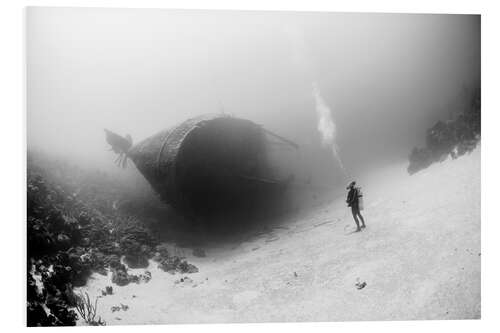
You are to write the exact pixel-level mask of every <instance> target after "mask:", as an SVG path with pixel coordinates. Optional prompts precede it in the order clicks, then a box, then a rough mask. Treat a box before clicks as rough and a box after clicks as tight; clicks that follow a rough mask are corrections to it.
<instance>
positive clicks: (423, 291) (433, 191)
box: [79, 148, 481, 325]
mask: <svg viewBox="0 0 500 333" xmlns="http://www.w3.org/2000/svg"><path fill="white" fill-rule="evenodd" d="M480 160H481V151H480V148H477V149H476V150H475V151H474V152H473V153H471V154H470V155H466V156H463V157H460V158H458V159H457V160H446V161H444V162H442V163H437V164H434V165H432V166H431V167H429V168H428V169H425V170H423V171H421V172H418V173H416V174H415V175H413V176H409V175H408V174H407V172H406V164H400V165H394V166H391V167H387V168H384V169H381V170H380V171H379V172H376V173H374V174H372V175H371V176H370V178H369V179H364V180H363V179H362V180H360V182H359V183H360V185H361V186H362V187H363V193H364V195H365V201H364V204H365V210H364V211H363V215H364V216H365V219H366V222H367V229H366V230H364V231H363V232H360V233H354V232H353V230H354V223H353V221H352V217H351V215H350V211H349V210H348V209H347V208H346V206H345V202H344V199H343V198H342V199H339V200H337V201H335V202H332V203H331V204H327V205H323V206H320V207H317V208H316V209H314V210H312V211H309V212H307V213H303V214H301V215H300V214H299V215H298V216H297V217H296V218H294V219H293V220H292V221H289V223H287V224H285V225H283V227H282V228H277V229H275V230H273V231H271V232H270V233H267V234H263V235H261V236H260V237H256V238H254V239H251V240H249V241H247V242H244V243H241V244H239V245H238V246H235V247H231V248H229V249H228V248H221V249H212V250H209V251H207V256H206V257H204V258H198V257H193V256H192V255H191V252H190V251H188V250H186V251H185V254H186V257H187V259H188V261H189V262H190V263H193V264H195V265H196V266H197V267H198V268H199V273H194V274H189V275H181V274H176V275H171V274H169V273H166V272H163V271H161V270H159V269H158V268H157V267H156V266H157V264H156V263H154V262H151V263H150V265H149V268H148V270H149V271H150V272H151V273H152V279H151V281H150V282H149V283H143V284H129V285H127V286H124V287H119V286H116V285H112V284H111V281H110V279H111V274H109V275H108V276H101V275H98V274H94V275H93V276H92V278H91V279H90V280H89V282H88V284H87V286H86V287H84V288H79V291H84V292H88V293H89V295H90V297H91V298H94V297H97V296H99V295H101V290H102V289H104V288H105V286H107V285H112V286H113V289H114V294H113V295H108V296H104V297H101V298H99V301H98V314H99V315H100V316H101V317H102V319H104V320H105V321H106V323H107V324H108V325H123V324H171V323H227V322H286V321H346V320H418V319H473V318H480V316H481V307H480V304H481V285H480V280H481V253H480V251H481V233H480V230H481V209H480V205H481V202H480V200H481V188H480V184H481V179H480V178H481V171H480ZM130 271H131V272H132V273H134V274H137V273H141V272H143V271H144V270H142V269H140V270H130ZM185 276H189V279H187V280H185V281H183V282H180V281H179V280H180V279H181V278H183V277H185ZM363 282H366V286H365V287H364V288H362V289H358V288H357V287H356V283H363ZM120 304H124V305H127V306H128V309H127V310H126V311H124V310H119V311H115V312H112V310H111V307H113V306H120Z"/></svg>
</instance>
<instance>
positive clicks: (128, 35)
mask: <svg viewBox="0 0 500 333" xmlns="http://www.w3.org/2000/svg"><path fill="white" fill-rule="evenodd" d="M26 24H27V29H26V35H27V42H26V43H27V45H26V49H27V136H28V149H38V150H43V151H47V152H50V153H52V154H56V155H58V156H63V157H65V158H67V159H68V160H70V161H73V162H75V163H78V164H79V165H83V166H87V167H92V168H99V169H104V170H108V171H116V172H121V171H119V169H118V168H117V167H116V166H115V165H113V160H114V159H115V156H114V154H112V153H111V152H109V151H108V146H107V144H106V142H105V140H104V131H103V129H104V128H108V129H110V130H113V131H115V132H117V133H119V134H121V135H123V136H124V135H125V134H130V135H131V137H132V139H133V141H134V143H136V142H138V141H140V140H142V139H145V138H147V137H149V136H151V135H153V134H155V133H157V132H158V131H160V130H163V129H165V128H169V127H172V126H174V125H176V124H178V123H180V122H182V121H184V120H186V119H188V118H190V117H194V116H198V115H200V114H206V113H220V112H223V113H226V114H230V115H233V116H235V117H239V118H244V119H249V120H252V121H253V122H255V123H258V124H262V125H263V126H264V127H265V128H267V129H269V130H271V131H273V132H275V133H278V134H279V135H282V136H284V137H286V138H289V139H291V140H293V141H294V142H296V143H297V144H299V146H300V149H299V152H298V153H297V155H296V160H297V161H296V162H297V164H298V165H299V166H300V168H302V171H303V174H304V175H307V174H310V175H311V176H312V179H313V182H316V183H318V184H319V183H321V184H339V183H340V184H342V185H344V184H345V183H346V181H347V179H349V178H353V177H354V178H356V177H358V176H360V175H362V174H363V173H365V172H367V171H370V170H372V169H373V168H375V167H377V166H380V165H384V164H390V163H392V162H394V161H401V160H404V159H407V157H408V154H409V152H410V151H411V148H412V147H414V146H415V145H418V144H421V143H422V142H423V140H424V133H425V130H426V129H427V128H428V127H430V126H431V125H432V124H433V123H435V122H436V121H437V120H439V119H447V118H448V117H449V115H450V113H451V112H453V109H454V108H455V107H456V106H455V105H454V104H453V103H454V101H456V98H457V96H459V95H460V93H461V91H462V90H463V89H464V87H469V86H472V85H474V84H477V82H478V81H479V80H480V16H478V15H431V14H356V13H313V12H302V13H301V12H252V11H192V10H191V11H187V10H157V9H155V10H150V9H102V8H78V9H76V8H38V7H31V8H28V9H27V15H26Z"/></svg>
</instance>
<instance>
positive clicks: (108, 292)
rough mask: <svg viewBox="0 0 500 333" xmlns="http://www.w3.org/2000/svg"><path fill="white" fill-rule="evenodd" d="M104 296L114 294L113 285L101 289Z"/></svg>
mask: <svg viewBox="0 0 500 333" xmlns="http://www.w3.org/2000/svg"><path fill="white" fill-rule="evenodd" d="M101 293H102V296H106V295H113V287H111V286H106V288H105V289H104V290H101Z"/></svg>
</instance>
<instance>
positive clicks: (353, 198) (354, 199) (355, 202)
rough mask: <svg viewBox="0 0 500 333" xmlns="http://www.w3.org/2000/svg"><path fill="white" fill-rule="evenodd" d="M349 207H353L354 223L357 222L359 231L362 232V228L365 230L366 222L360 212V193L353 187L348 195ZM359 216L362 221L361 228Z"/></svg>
mask: <svg viewBox="0 0 500 333" xmlns="http://www.w3.org/2000/svg"><path fill="white" fill-rule="evenodd" d="M347 205H348V206H349V207H351V211H352V216H353V217H354V222H356V226H357V227H358V228H357V231H360V230H361V228H365V227H366V226H365V220H364V219H363V216H362V215H361V212H360V210H359V191H358V189H357V188H355V187H351V189H350V190H349V193H347ZM358 216H359V218H360V219H361V223H362V225H361V228H360V227H359V220H358Z"/></svg>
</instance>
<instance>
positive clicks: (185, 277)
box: [174, 276, 193, 284]
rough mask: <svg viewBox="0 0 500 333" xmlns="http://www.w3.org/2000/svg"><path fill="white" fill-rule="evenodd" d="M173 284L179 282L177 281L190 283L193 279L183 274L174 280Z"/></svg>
mask: <svg viewBox="0 0 500 333" xmlns="http://www.w3.org/2000/svg"><path fill="white" fill-rule="evenodd" d="M174 283H175V284H179V283H187V284H191V283H193V280H192V279H191V278H190V277H189V276H184V277H182V278H180V279H178V280H175V282H174Z"/></svg>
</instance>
